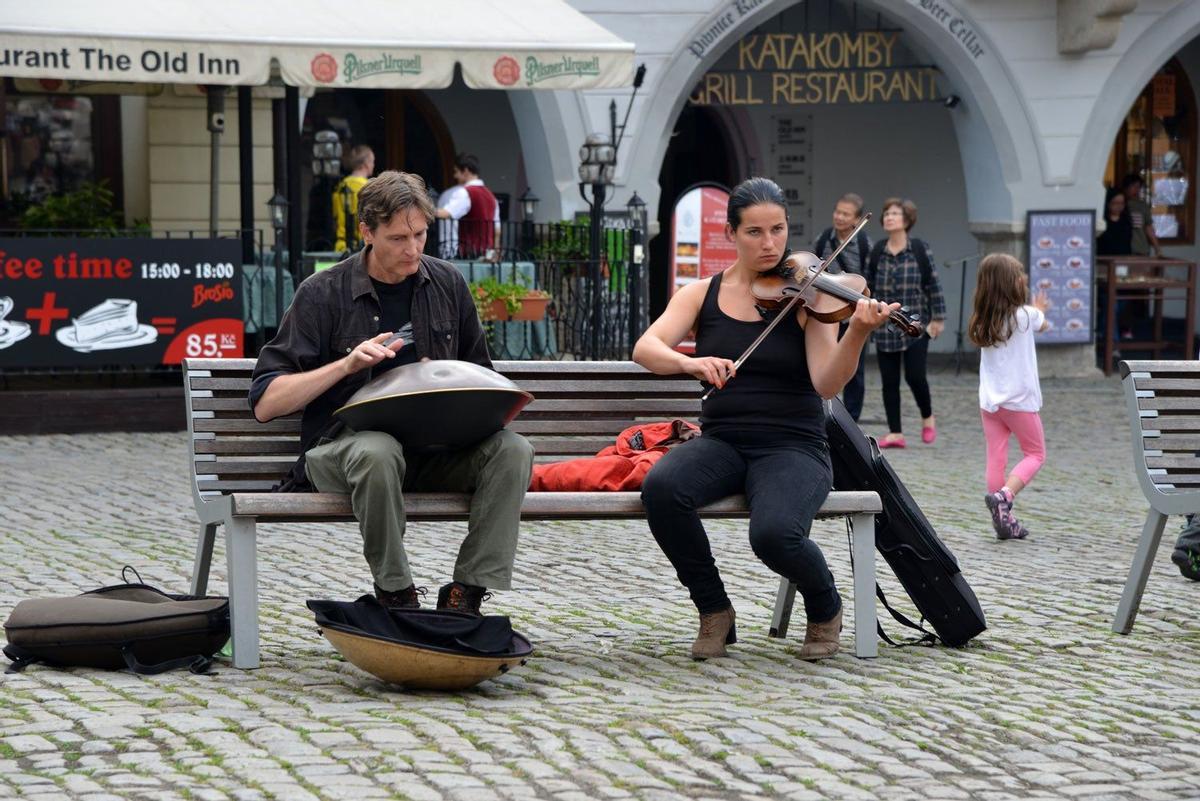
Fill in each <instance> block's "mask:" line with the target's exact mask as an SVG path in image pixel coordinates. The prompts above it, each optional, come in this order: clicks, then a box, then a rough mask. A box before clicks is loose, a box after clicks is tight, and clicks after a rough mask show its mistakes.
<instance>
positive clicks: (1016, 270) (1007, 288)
mask: <svg viewBox="0 0 1200 801" xmlns="http://www.w3.org/2000/svg"><path fill="white" fill-rule="evenodd" d="M1028 297H1029V284H1028V281H1027V280H1026V277H1025V267H1024V266H1023V265H1022V264H1021V262H1019V261H1017V260H1016V259H1014V258H1013V257H1012V256H1008V255H1005V254H1002V253H993V254H991V255H988V256H985V257H984V258H983V260H982V261H981V262H979V276H978V278H977V281H976V285H975V309H974V311H973V312H972V313H971V320H970V322H969V323H968V325H967V333H968V335H969V336H970V337H971V341H972V342H974V343H975V344H976V345H978V346H979V348H980V358H979V407H980V415H981V416H982V417H983V435H984V438H985V439H986V440H987V489H988V492H987V495H985V496H984V502H985V503H986V504H987V507H988V509H989V510H990V511H991V513H992V526H993V527H994V528H995V529H996V536H997V537H999V538H1000V539H1002V540H1011V539H1017V540H1021V539H1025V537H1027V536H1029V532H1028V531H1027V530H1026V528H1025V527H1024V526H1023V525H1021V524H1020V522H1018V521H1017V518H1016V517H1014V516H1013V513H1012V507H1013V498H1014V497H1016V495H1017V493H1018V492H1020V491H1021V490H1022V489H1023V488H1024V487H1025V485H1026V484H1028V483H1029V482H1030V481H1031V480H1033V477H1034V475H1035V474H1036V473H1037V471H1038V470H1040V469H1041V467H1042V464H1043V463H1044V462H1045V461H1046V437H1045V434H1044V433H1043V431H1042V418H1041V416H1040V415H1039V414H1038V410H1040V409H1041V408H1042V388H1041V386H1040V385H1039V384H1038V367H1037V352H1036V351H1035V350H1034V345H1033V334H1034V332H1036V331H1045V330H1046V329H1047V328H1048V327H1049V326H1048V325H1047V323H1046V314H1045V311H1046V309H1047V307H1048V306H1049V305H1050V304H1049V302H1048V301H1047V299H1046V295H1045V293H1041V292H1039V293H1038V295H1037V297H1035V298H1034V299H1033V303H1032V305H1030V304H1027V303H1026V302H1025V301H1026V299H1027V298H1028ZM1010 434H1015V435H1016V437H1017V443H1018V444H1020V446H1021V454H1022V456H1023V458H1022V459H1021V461H1020V462H1019V463H1018V464H1017V466H1016V467H1015V468H1013V471H1012V472H1011V473H1009V474H1008V476H1007V478H1006V477H1005V475H1004V471H1005V468H1006V467H1007V466H1008V437H1009V435H1010Z"/></svg>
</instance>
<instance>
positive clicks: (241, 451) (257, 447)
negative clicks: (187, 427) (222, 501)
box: [193, 437, 300, 456]
mask: <svg viewBox="0 0 1200 801" xmlns="http://www.w3.org/2000/svg"><path fill="white" fill-rule="evenodd" d="M193 448H194V450H195V451H196V453H203V454H218V455H226V456H233V455H235V454H236V455H244V456H266V455H268V454H276V453H287V454H291V455H293V456H299V455H300V440H299V439H255V438H253V437H235V438H225V439H198V440H195V441H194V442H193Z"/></svg>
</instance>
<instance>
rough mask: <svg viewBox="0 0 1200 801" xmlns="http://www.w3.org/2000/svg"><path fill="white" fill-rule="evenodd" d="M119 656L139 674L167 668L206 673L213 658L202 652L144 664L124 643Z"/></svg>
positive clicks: (164, 670)
mask: <svg viewBox="0 0 1200 801" xmlns="http://www.w3.org/2000/svg"><path fill="white" fill-rule="evenodd" d="M121 656H123V657H125V664H126V665H127V666H128V667H129V669H130V670H132V671H133V672H134V673H137V674H138V675H140V676H153V675H155V674H158V673H165V672H167V671H168V670H175V669H176V668H187V669H188V670H190V671H191V672H193V673H197V674H199V673H207V672H208V669H209V668H210V667H212V663H213V660H212V658H211V657H207V656H204V655H203V654H196V655H194V656H182V657H180V658H178V659H168V660H167V661H165V662H159V663H158V664H155V665H146V664H143V663H141V662H139V661H138V658H137V657H136V656H134V655H133V646H132V645H130V644H126V645H124V646H122V647H121Z"/></svg>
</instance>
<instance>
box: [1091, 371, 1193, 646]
mask: <svg viewBox="0 0 1200 801" xmlns="http://www.w3.org/2000/svg"><path fill="white" fill-rule="evenodd" d="M1120 370H1121V383H1122V384H1123V385H1124V387H1125V402H1126V408H1127V409H1128V411H1129V426H1130V432H1131V439H1132V442H1133V471H1134V473H1135V474H1136V475H1137V479H1138V484H1140V485H1141V488H1142V494H1143V495H1145V496H1146V501H1147V502H1148V503H1149V504H1150V511H1149V512H1148V513H1147V514H1146V522H1145V523H1144V524H1143V526H1142V536H1141V538H1140V539H1139V540H1138V545H1137V550H1136V551H1135V552H1134V556H1133V564H1132V565H1131V566H1130V568H1129V577H1128V578H1127V579H1126V581H1125V590H1124V592H1122V593H1121V601H1120V603H1119V604H1117V615H1116V617H1115V618H1114V619H1113V626H1112V628H1113V631H1114V632H1116V633H1117V634H1128V633H1129V632H1130V631H1131V630H1132V629H1133V621H1134V619H1136V618H1137V613H1138V607H1139V606H1141V603H1142V593H1144V592H1145V590H1146V581H1147V580H1148V579H1149V578H1150V568H1151V567H1152V566H1153V564H1154V554H1155V553H1156V552H1157V551H1158V545H1159V543H1160V542H1161V541H1162V534H1163V528H1164V527H1165V526H1166V523H1167V517H1168V516H1169V515H1183V514H1191V513H1193V512H1200V457H1198V456H1197V454H1198V453H1200V361H1124V362H1121V364H1120Z"/></svg>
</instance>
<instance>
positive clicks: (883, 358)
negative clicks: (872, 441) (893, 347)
mask: <svg viewBox="0 0 1200 801" xmlns="http://www.w3.org/2000/svg"><path fill="white" fill-rule="evenodd" d="M903 357H904V354H903V353H902V352H901V351H881V350H879V349H878V348H876V349H875V358H876V359H877V360H878V361H879V379H880V381H881V382H882V384H883V408H884V411H885V413H886V414H887V424H888V434H887V436H885V437H884V438H883V439H882V440H880V445H883V446H884V447H889V446H890V445H891V443H897V444H899V443H901V442H903V441H904V429H903V427H902V426H901V422H900V362H901V360H902V359H903Z"/></svg>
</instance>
